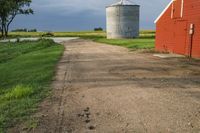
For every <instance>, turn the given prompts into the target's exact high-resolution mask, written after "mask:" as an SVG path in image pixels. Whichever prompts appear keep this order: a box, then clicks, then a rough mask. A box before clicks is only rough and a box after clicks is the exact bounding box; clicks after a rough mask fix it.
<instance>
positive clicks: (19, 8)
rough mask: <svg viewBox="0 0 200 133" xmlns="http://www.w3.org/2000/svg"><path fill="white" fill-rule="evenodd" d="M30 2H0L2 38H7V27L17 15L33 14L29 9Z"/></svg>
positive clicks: (28, 0)
mask: <svg viewBox="0 0 200 133" xmlns="http://www.w3.org/2000/svg"><path fill="white" fill-rule="evenodd" d="M31 2H32V0H0V31H1V36H2V37H4V38H5V37H8V31H9V26H10V24H11V23H12V22H13V20H14V18H15V17H16V16H17V15H20V14H24V15H29V14H33V10H32V9H31V8H30V4H31Z"/></svg>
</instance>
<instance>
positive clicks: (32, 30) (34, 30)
mask: <svg viewBox="0 0 200 133" xmlns="http://www.w3.org/2000/svg"><path fill="white" fill-rule="evenodd" d="M11 32H37V29H30V30H29V29H26V28H25V29H15V30H11Z"/></svg>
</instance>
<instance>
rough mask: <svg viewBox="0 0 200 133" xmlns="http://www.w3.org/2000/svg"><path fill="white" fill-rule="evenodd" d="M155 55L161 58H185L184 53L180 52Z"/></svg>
mask: <svg viewBox="0 0 200 133" xmlns="http://www.w3.org/2000/svg"><path fill="white" fill-rule="evenodd" d="M153 56H155V57H159V58H183V57H185V56H184V55H179V54H154V55H153Z"/></svg>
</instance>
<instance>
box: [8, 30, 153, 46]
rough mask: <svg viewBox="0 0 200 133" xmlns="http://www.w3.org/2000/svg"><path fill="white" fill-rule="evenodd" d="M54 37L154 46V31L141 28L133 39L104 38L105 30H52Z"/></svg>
mask: <svg viewBox="0 0 200 133" xmlns="http://www.w3.org/2000/svg"><path fill="white" fill-rule="evenodd" d="M43 34H45V33H44V32H10V36H11V37H41V36H42V35H43ZM53 34H54V36H55V37H81V38H84V39H92V40H94V41H96V42H100V43H107V44H112V45H118V46H123V47H127V48H130V49H152V48H154V47H155V31H153V30H142V31H140V37H139V38H135V39H116V40H115V39H106V32H105V31H97V32H94V31H83V32H53Z"/></svg>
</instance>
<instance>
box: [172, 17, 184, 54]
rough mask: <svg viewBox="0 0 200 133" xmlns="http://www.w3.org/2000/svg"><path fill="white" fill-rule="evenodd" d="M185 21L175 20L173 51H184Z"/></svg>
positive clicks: (179, 52) (182, 52) (181, 52)
mask: <svg viewBox="0 0 200 133" xmlns="http://www.w3.org/2000/svg"><path fill="white" fill-rule="evenodd" d="M186 37H187V21H176V22H175V27H174V40H175V45H174V53H178V54H185V53H186Z"/></svg>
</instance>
